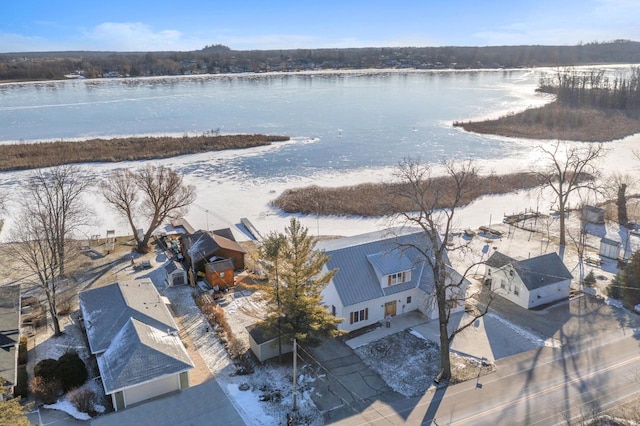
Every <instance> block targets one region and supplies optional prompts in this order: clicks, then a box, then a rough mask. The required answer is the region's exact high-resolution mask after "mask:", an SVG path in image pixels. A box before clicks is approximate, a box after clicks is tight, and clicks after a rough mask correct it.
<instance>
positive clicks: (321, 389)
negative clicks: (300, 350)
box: [308, 338, 402, 418]
mask: <svg viewBox="0 0 640 426" xmlns="http://www.w3.org/2000/svg"><path fill="white" fill-rule="evenodd" d="M308 350H309V353H308V354H310V355H311V356H312V357H313V360H315V361H316V363H315V367H316V368H318V372H317V377H318V379H316V381H315V382H314V383H313V386H314V390H313V392H312V394H311V398H312V399H313V402H314V403H315V404H316V407H317V408H318V409H319V410H320V411H321V412H323V413H325V414H327V413H329V412H330V411H332V410H335V409H337V408H340V407H344V406H348V407H360V408H365V407H367V406H368V405H370V404H371V403H373V402H374V401H376V400H380V399H382V400H394V399H397V398H400V397H402V396H401V395H400V394H398V393H396V392H394V391H393V390H392V389H391V388H389V387H388V386H387V384H386V383H385V381H384V380H382V378H381V377H380V376H379V375H378V373H376V372H375V371H373V370H372V369H370V368H369V367H368V366H367V365H366V364H365V363H364V362H363V361H362V360H361V359H360V358H359V357H358V355H356V353H355V352H354V351H353V349H351V348H350V347H349V346H348V345H346V344H345V343H344V342H342V341H340V340H338V339H333V338H329V339H326V340H324V341H323V342H322V344H321V345H320V346H318V347H315V348H309V349H308ZM328 415H329V418H330V413H329V414H328Z"/></svg>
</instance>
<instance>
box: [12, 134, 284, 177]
mask: <svg viewBox="0 0 640 426" xmlns="http://www.w3.org/2000/svg"><path fill="white" fill-rule="evenodd" d="M286 140H289V137H288V136H276V135H255V134H253V135H200V136H183V137H170V136H156V137H130V138H117V139H90V140H86V141H80V142H68V141H56V142H41V143H33V144H10V145H0V171H8V170H27V169H34V168H41V167H52V166H58V165H62V164H73V163H90V162H117V161H138V160H151V159H157V158H169V157H176V156H179V155H186V154H197V153H201V152H209V151H221V150H226V149H244V148H253V147H256V146H264V145H270V144H271V143H272V142H277V141H286Z"/></svg>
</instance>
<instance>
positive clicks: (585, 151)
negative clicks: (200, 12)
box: [534, 141, 605, 246]
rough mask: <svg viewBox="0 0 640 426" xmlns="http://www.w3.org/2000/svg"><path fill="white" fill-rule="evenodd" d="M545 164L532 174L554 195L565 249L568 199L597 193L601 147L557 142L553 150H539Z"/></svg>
mask: <svg viewBox="0 0 640 426" xmlns="http://www.w3.org/2000/svg"><path fill="white" fill-rule="evenodd" d="M538 149H539V150H540V152H541V154H542V160H543V162H544V165H543V168H542V169H541V170H534V172H535V173H537V174H538V175H540V176H541V177H543V178H544V180H545V183H546V185H545V186H547V187H549V188H551V190H552V191H553V192H554V193H555V195H556V198H557V201H558V213H559V215H560V246H565V245H566V236H565V235H566V226H565V214H566V212H567V206H568V200H569V196H570V195H571V194H573V193H574V192H578V191H580V190H590V191H596V190H597V187H596V181H597V178H598V177H599V176H600V170H599V169H598V167H597V162H598V160H599V159H600V158H601V157H602V156H603V155H604V154H605V150H604V148H603V147H602V144H593V145H589V146H588V147H579V146H575V145H571V144H568V143H565V142H560V141H558V142H557V143H556V144H555V145H554V146H553V147H550V148H546V147H543V146H541V147H539V148H538Z"/></svg>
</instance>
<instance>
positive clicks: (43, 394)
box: [30, 376, 62, 404]
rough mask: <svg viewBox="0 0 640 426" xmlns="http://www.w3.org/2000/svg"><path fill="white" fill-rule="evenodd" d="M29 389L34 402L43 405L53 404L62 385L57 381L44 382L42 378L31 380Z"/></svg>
mask: <svg viewBox="0 0 640 426" xmlns="http://www.w3.org/2000/svg"><path fill="white" fill-rule="evenodd" d="M30 387H31V392H33V396H34V397H35V398H36V400H38V401H41V402H43V403H45V404H53V403H55V402H56V399H57V398H58V395H60V393H61V392H62V385H61V384H60V381H59V380H57V379H52V380H45V379H44V377H42V376H36V377H34V378H33V380H31V386H30Z"/></svg>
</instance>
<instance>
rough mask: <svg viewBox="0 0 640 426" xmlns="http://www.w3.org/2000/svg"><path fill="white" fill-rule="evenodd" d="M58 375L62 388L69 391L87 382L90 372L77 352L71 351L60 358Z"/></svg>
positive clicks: (57, 368)
mask: <svg viewBox="0 0 640 426" xmlns="http://www.w3.org/2000/svg"><path fill="white" fill-rule="evenodd" d="M56 377H57V378H58V379H59V380H60V382H61V384H62V389H63V390H64V391H65V392H68V391H69V390H71V389H73V388H77V387H79V386H81V385H82V384H83V383H84V382H86V381H87V378H88V377H89V374H88V373H87V367H86V366H85V365H84V361H82V359H81V358H80V356H79V355H78V354H77V353H75V352H69V353H66V354H64V355H62V356H61V357H60V358H59V359H58V363H57V366H56Z"/></svg>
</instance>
